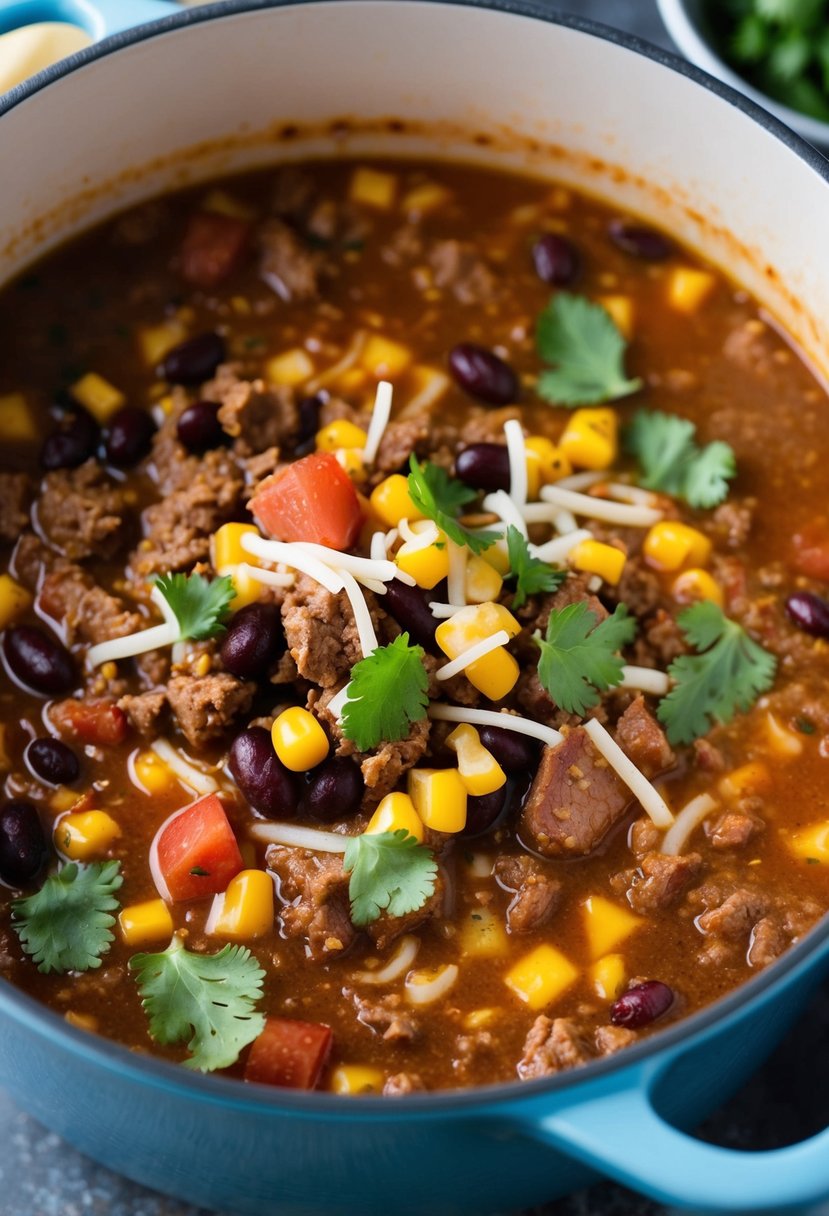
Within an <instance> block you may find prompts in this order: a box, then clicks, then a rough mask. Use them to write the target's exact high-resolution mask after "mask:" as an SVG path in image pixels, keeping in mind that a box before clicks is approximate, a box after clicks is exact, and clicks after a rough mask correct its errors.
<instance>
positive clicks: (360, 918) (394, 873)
mask: <svg viewBox="0 0 829 1216" xmlns="http://www.w3.org/2000/svg"><path fill="white" fill-rule="evenodd" d="M343 868H344V869H345V871H346V872H347V873H350V875H351V877H350V879H349V882H348V896H349V899H350V900H351V919H352V921H353V922H354V924H355V925H357V926H362V925H370V924H371V923H372V921H375V920H377V918H378V917H379V916H380V914H381V912H384V911H388V914H389V916H405V915H406V914H407V913H409V912H416V911H417V910H418V909H419V908H422V907H423V905H424V904H425V903H426V902H427V900H429V899H430V898H431V896H432V895H433V894H434V891H435V880H436V877H437V869H438V868H437V862H436V861H435V858H434V854H433V853H432V850H431V849H429V848H427V847H426V846H425V845H422V844H418V842H417V841H416V840H415V838H414V836H409V834H408V833H407V832H406V829H405V828H399V829H398V830H397V831H396V832H376V833H374V832H371V833H363V835H362V836H352V837H351V838H350V839H349V842H348V845H347V846H346V850H345V857H344V859H343Z"/></svg>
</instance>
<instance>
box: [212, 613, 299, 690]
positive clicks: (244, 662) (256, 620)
mask: <svg viewBox="0 0 829 1216" xmlns="http://www.w3.org/2000/svg"><path fill="white" fill-rule="evenodd" d="M284 649H285V634H284V632H283V630H282V614H281V613H280V611H279V609H278V608H277V606H276V604H248V605H247V606H246V607H244V608H241V609H240V610H239V611H238V612H237V613H236V615H235V616H234V618H233V620H232V621H231V623H230V625H229V626H228V630H227V633H226V634H225V637H224V640H223V642H222V650H221V656H222V663H223V664H224V666H225V667H226V668H227V670H228V671H230V672H232V673H233V675H235V676H239V678H240V679H241V680H256V679H260V680H265V679H267V677H268V673H269V671H270V668H271V667H272V666H273V664H274V663H275V661H276V660H277V659H278V658H279V656H280V654H281V653H282V651H283V650H284Z"/></svg>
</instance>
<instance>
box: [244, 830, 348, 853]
mask: <svg viewBox="0 0 829 1216" xmlns="http://www.w3.org/2000/svg"><path fill="white" fill-rule="evenodd" d="M250 835H251V836H252V837H253V839H254V840H259V841H261V842H262V843H263V844H284V845H287V847H288V848H289V849H310V850H311V851H312V852H313V853H344V852H345V850H346V847H347V845H348V842H349V840H350V839H351V837H350V836H341V835H340V833H339V832H321V831H320V830H319V829H318V828H303V827H299V826H298V825H297V824H295V823H255V824H254V825H253V827H252V828H251V829H250Z"/></svg>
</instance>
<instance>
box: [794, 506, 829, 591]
mask: <svg viewBox="0 0 829 1216" xmlns="http://www.w3.org/2000/svg"><path fill="white" fill-rule="evenodd" d="M792 549H793V551H794V556H793V558H792V563H791V564H792V566H793V567H794V569H795V570H796V571H797V572H798V574H805V575H806V576H807V577H808V578H819V579H821V580H822V581H823V582H826V583H829V520H827V519H826V518H825V517H822V518H820V519H816V520H814V521H813V522H812V523H808V524H806V525H805V526H804V527H803V528H801V529H800V531H799V532H795V534H794V536H793V537H792Z"/></svg>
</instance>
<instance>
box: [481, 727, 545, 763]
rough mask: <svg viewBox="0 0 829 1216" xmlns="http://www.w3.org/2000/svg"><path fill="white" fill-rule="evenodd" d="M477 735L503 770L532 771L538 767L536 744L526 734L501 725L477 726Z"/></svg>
mask: <svg viewBox="0 0 829 1216" xmlns="http://www.w3.org/2000/svg"><path fill="white" fill-rule="evenodd" d="M478 736H479V738H480V740H481V743H483V745H484V747H485V748H486V749H487V751H490V752H492V754H493V756H494V757H495V759H496V760H497V761H498V763H499V764H500V765H501V768H502V769H503V770H504V772H507V773H534V772H535V770H536V768H537V767H538V744H537V743H536V742H535V740H534V739H530V738H529V737H528V736H527V735H521V734H519V733H518V732H517V731H514V730H505V729H504V728H503V727H501V726H479V727H478Z"/></svg>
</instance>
